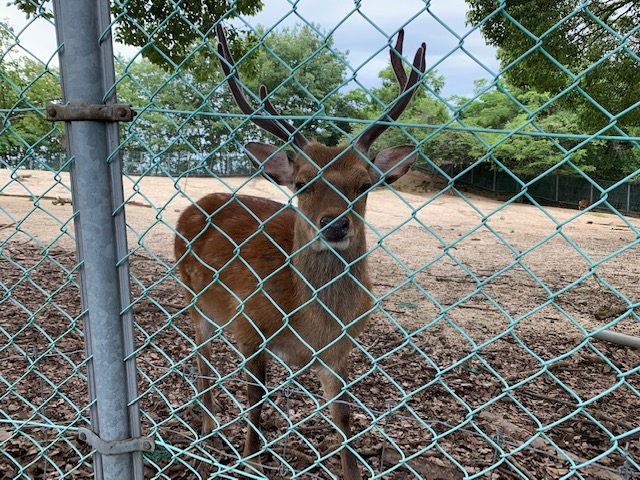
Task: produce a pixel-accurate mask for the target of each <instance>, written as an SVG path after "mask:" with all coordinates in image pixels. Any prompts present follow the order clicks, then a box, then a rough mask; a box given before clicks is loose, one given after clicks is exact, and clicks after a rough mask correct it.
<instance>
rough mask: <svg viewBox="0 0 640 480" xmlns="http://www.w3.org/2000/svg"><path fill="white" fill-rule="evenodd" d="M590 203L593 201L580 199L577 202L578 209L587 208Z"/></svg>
mask: <svg viewBox="0 0 640 480" xmlns="http://www.w3.org/2000/svg"><path fill="white" fill-rule="evenodd" d="M591 205H593V202H590V201H589V200H584V199H583V200H580V201H579V202H578V210H584V209H586V208H589V207H590V206H591Z"/></svg>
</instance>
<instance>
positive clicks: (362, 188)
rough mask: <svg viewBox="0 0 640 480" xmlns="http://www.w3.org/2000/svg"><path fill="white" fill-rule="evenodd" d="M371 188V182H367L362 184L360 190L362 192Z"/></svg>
mask: <svg viewBox="0 0 640 480" xmlns="http://www.w3.org/2000/svg"><path fill="white" fill-rule="evenodd" d="M370 188H371V184H370V183H365V184H364V185H362V186H361V187H360V190H359V192H360V193H365V192H368V191H369V189H370Z"/></svg>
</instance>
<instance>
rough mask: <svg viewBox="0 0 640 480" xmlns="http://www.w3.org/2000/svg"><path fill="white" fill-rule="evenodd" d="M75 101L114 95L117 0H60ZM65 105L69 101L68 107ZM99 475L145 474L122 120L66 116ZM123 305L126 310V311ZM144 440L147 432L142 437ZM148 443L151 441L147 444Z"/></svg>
mask: <svg viewBox="0 0 640 480" xmlns="http://www.w3.org/2000/svg"><path fill="white" fill-rule="evenodd" d="M53 6H54V18H55V24H56V33H57V36H58V42H59V44H60V45H62V46H63V47H62V48H61V51H60V72H61V77H62V91H63V99H64V103H65V104H66V105H70V107H69V109H71V106H76V107H82V105H84V104H87V105H91V106H93V107H95V106H99V105H104V104H112V103H115V92H114V91H113V85H114V83H115V73H114V66H113V47H112V44H111V34H110V30H109V25H110V15H109V0H54V4H53ZM62 108H63V109H64V108H65V107H62ZM65 127H66V135H67V149H68V153H69V155H70V156H71V158H73V161H72V163H71V187H72V200H73V208H74V212H75V216H74V223H75V232H76V243H77V249H78V261H79V262H80V269H79V279H80V285H81V297H82V308H83V312H84V315H83V324H84V332H85V345H86V351H87V358H88V363H87V369H88V372H87V373H88V379H89V396H90V400H91V402H92V406H91V429H90V430H89V429H79V436H80V438H81V439H83V440H86V441H88V442H89V443H91V445H92V446H93V448H94V450H95V452H96V453H95V455H94V471H95V477H96V478H97V479H105V480H128V479H134V478H143V476H142V473H143V469H142V453H141V451H140V450H142V449H150V444H149V440H148V439H140V414H139V410H138V405H137V403H135V401H134V400H135V398H136V397H137V391H136V377H135V373H136V372H135V364H134V358H133V355H132V352H133V351H134V342H133V321H132V314H131V312H130V310H128V309H127V308H128V306H129V305H130V292H129V269H128V264H127V261H126V258H127V257H126V254H127V244H126V229H125V218H124V210H123V209H122V208H121V207H122V205H123V197H124V195H123V191H122V174H121V161H120V156H119V155H118V154H114V152H115V151H116V150H117V147H118V145H119V141H118V123H116V122H105V121H96V120H89V121H88V120H86V119H78V120H75V121H73V119H72V121H66V123H65ZM123 311H124V313H122V312H123ZM141 440H144V442H142V441H141ZM142 444H144V445H145V447H142V446H141V445H142Z"/></svg>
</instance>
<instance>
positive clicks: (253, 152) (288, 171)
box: [244, 142, 293, 189]
mask: <svg viewBox="0 0 640 480" xmlns="http://www.w3.org/2000/svg"><path fill="white" fill-rule="evenodd" d="M244 148H246V149H247V151H248V152H249V154H250V155H249V159H250V160H251V162H252V163H253V165H254V166H255V167H256V168H257V169H260V168H262V169H263V170H262V174H263V175H266V176H268V177H270V178H271V179H272V180H273V181H274V182H276V183H277V184H278V185H283V186H286V187H289V188H291V189H293V164H292V163H291V160H289V157H287V154H286V153H285V152H284V151H283V150H280V151H279V152H278V147H276V146H275V145H269V144H267V143H260V142H249V143H247V144H246V145H245V146H244Z"/></svg>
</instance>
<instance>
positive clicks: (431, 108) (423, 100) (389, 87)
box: [360, 65, 449, 156]
mask: <svg viewBox="0 0 640 480" xmlns="http://www.w3.org/2000/svg"><path fill="white" fill-rule="evenodd" d="M378 77H379V78H380V79H381V80H382V85H381V86H380V87H378V88H372V89H370V90H369V96H368V106H367V108H366V110H365V112H366V118H367V119H369V120H378V119H379V118H380V115H381V114H382V111H383V109H384V107H385V106H387V105H389V104H391V103H393V102H394V101H395V99H396V98H397V97H398V81H397V80H396V77H395V74H394V73H393V69H392V68H391V65H387V66H386V67H385V68H384V69H383V70H381V71H380V73H378ZM420 85H421V86H419V87H418V89H417V90H416V92H415V94H414V96H413V99H412V100H411V103H409V106H408V107H407V108H406V109H405V111H404V112H403V113H402V115H400V118H398V122H400V123H406V124H410V125H416V126H407V127H401V128H397V127H393V128H389V129H388V130H386V131H385V132H384V133H383V134H382V135H381V136H380V138H379V139H378V140H376V142H375V143H374V144H373V146H372V147H371V150H370V153H371V155H372V156H373V155H376V154H377V153H378V152H379V151H381V150H383V149H385V148H388V147H391V146H397V145H406V144H410V143H413V142H414V141H421V140H423V139H424V138H425V137H426V136H427V135H428V134H429V132H430V131H429V130H427V129H425V128H422V126H426V125H438V124H441V123H444V122H446V121H447V120H448V119H449V114H448V113H447V110H446V107H445V106H444V105H443V104H442V102H440V101H439V100H437V99H436V98H434V96H433V95H431V94H430V93H429V92H428V90H427V89H426V88H424V86H427V87H428V88H429V89H430V90H431V91H433V92H435V93H437V94H439V93H440V91H442V88H443V87H444V77H443V76H442V75H438V73H437V72H435V71H430V72H428V73H427V74H426V75H425V78H424V80H423V81H422V82H421V84H420ZM365 127H366V125H362V126H360V129H363V128H365ZM427 150H428V149H427Z"/></svg>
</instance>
